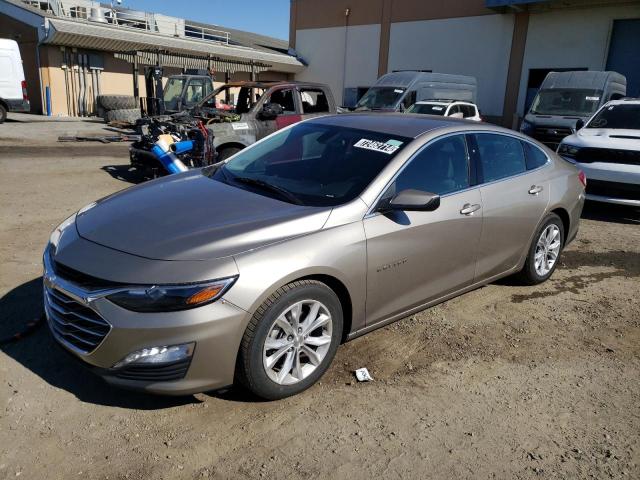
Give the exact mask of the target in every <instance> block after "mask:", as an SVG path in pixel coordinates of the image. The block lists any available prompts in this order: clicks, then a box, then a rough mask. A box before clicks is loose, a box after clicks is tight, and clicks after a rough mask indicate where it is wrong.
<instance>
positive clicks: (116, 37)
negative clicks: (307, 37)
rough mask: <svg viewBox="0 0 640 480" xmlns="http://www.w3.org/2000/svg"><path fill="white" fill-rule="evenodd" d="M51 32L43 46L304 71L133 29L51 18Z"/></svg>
mask: <svg viewBox="0 0 640 480" xmlns="http://www.w3.org/2000/svg"><path fill="white" fill-rule="evenodd" d="M47 19H48V23H49V32H48V35H47V36H46V38H45V39H44V40H43V43H50V44H55V45H62V46H68V47H78V48H88V49H96V50H106V51H112V52H130V51H132V50H151V49H161V50H167V51H169V52H173V53H183V54H195V55H203V54H204V55H207V54H211V55H214V56H216V57H220V58H221V59H229V60H245V61H246V60H254V61H257V62H264V63H269V64H271V65H272V66H273V69H274V70H278V71H283V72H298V71H300V70H302V69H303V68H304V66H303V65H302V63H300V62H299V61H298V60H297V59H296V58H295V57H292V56H290V55H284V54H279V53H275V52H273V53H271V52H267V51H258V50H256V49H253V48H249V47H244V46H232V45H222V44H217V43H213V42H208V41H203V40H197V39H185V38H181V37H171V36H168V35H158V34H154V33H147V32H145V31H139V32H138V31H136V30H135V29H133V28H122V27H119V28H115V27H111V26H109V25H102V24H96V23H93V22H88V21H81V20H66V19H61V18H55V17H47Z"/></svg>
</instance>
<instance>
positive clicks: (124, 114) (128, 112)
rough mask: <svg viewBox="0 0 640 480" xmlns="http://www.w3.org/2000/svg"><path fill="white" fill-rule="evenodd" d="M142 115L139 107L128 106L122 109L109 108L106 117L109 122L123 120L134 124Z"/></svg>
mask: <svg viewBox="0 0 640 480" xmlns="http://www.w3.org/2000/svg"><path fill="white" fill-rule="evenodd" d="M141 116H142V115H141V114H140V110H139V109H137V108H127V109H122V110H108V111H107V112H106V113H105V116H104V119H105V120H106V121H107V123H111V122H123V123H131V124H134V123H136V120H138V119H139V118H140V117H141Z"/></svg>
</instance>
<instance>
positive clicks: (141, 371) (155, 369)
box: [115, 358, 191, 382]
mask: <svg viewBox="0 0 640 480" xmlns="http://www.w3.org/2000/svg"><path fill="white" fill-rule="evenodd" d="M190 363H191V358H185V359H184V360H180V361H178V362H174V363H165V364H159V365H153V364H147V365H132V366H130V367H125V368H122V369H120V370H118V371H117V372H116V373H115V376H116V377H118V378H121V379H123V380H137V381H140V382H167V381H171V380H180V379H182V378H184V376H185V375H186V374H187V370H188V369H189V364H190Z"/></svg>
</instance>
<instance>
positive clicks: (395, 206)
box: [388, 190, 440, 212]
mask: <svg viewBox="0 0 640 480" xmlns="http://www.w3.org/2000/svg"><path fill="white" fill-rule="evenodd" d="M439 206H440V195H438V194H436V193H431V192H423V191H422V190H402V191H401V192H400V193H398V194H397V195H396V196H394V197H393V198H392V199H391V201H390V202H389V206H388V209H389V210H406V211H415V212H432V211H433V210H436V209H437V208H438V207H439Z"/></svg>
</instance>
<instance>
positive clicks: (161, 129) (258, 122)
mask: <svg viewBox="0 0 640 480" xmlns="http://www.w3.org/2000/svg"><path fill="white" fill-rule="evenodd" d="M170 111H171V110H169V112H170ZM332 113H336V104H335V101H334V99H333V95H332V94H331V90H330V89H329V87H327V86H326V85H322V84H317V83H306V82H304V83H303V82H282V81H279V82H232V83H227V84H225V85H223V86H221V87H219V88H217V89H216V90H214V91H213V92H211V93H210V94H209V95H207V96H206V97H205V98H203V99H202V101H200V102H199V103H196V104H194V105H192V106H190V107H189V106H187V108H185V109H182V110H181V111H179V112H176V113H173V114H170V115H155V116H150V117H143V118H141V119H139V120H138V121H137V122H136V133H137V134H139V136H140V140H137V141H135V142H133V143H132V145H131V148H130V150H129V152H130V159H131V165H132V166H133V167H135V168H136V169H139V170H141V171H146V172H147V173H148V174H149V175H148V176H151V177H156V176H158V175H164V174H167V173H173V172H172V171H168V170H167V168H166V166H163V164H162V163H161V162H160V161H159V159H158V158H157V155H155V154H154V153H152V150H153V148H154V146H156V144H157V142H158V140H159V139H160V137H161V136H162V137H163V138H165V139H166V138H167V137H166V135H167V134H168V135H170V136H171V138H173V139H174V141H176V142H177V141H180V140H195V143H194V145H195V147H194V149H193V150H190V151H189V152H188V153H185V154H184V155H182V156H181V155H180V154H175V155H177V160H180V161H181V162H182V164H184V165H182V166H181V167H180V168H195V167H203V166H206V165H209V164H210V163H212V162H213V161H216V162H217V161H221V160H225V159H227V158H229V157H230V156H231V155H234V154H235V153H237V152H239V151H240V150H242V149H243V148H245V147H248V146H249V145H251V144H253V143H255V142H257V141H258V140H260V139H262V138H264V137H266V136H267V135H269V134H271V133H273V132H275V131H276V130H279V129H281V128H284V127H286V126H288V125H291V124H294V123H297V122H299V121H301V120H304V119H306V118H311V117H316V116H321V115H328V114H332ZM168 148H170V149H171V148H172V147H171V145H169V146H168ZM174 152H175V150H174ZM169 155H174V154H169Z"/></svg>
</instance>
